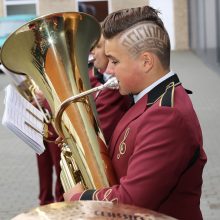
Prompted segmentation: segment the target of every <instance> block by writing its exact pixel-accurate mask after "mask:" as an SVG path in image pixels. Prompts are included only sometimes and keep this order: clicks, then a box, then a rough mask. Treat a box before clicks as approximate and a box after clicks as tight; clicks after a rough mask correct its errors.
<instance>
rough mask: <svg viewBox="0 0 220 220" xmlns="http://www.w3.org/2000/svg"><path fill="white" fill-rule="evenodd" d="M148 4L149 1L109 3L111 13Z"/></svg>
mask: <svg viewBox="0 0 220 220" xmlns="http://www.w3.org/2000/svg"><path fill="white" fill-rule="evenodd" d="M147 4H148V0H135V1H134V0H126V4H125V0H110V1H109V11H110V12H112V11H116V10H119V9H123V8H125V7H128V8H132V7H138V6H144V5H147Z"/></svg>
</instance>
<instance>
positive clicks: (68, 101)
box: [54, 77, 119, 139]
mask: <svg viewBox="0 0 220 220" xmlns="http://www.w3.org/2000/svg"><path fill="white" fill-rule="evenodd" d="M106 88H108V89H119V86H118V80H117V79H116V78H115V77H111V78H110V79H109V80H108V81H107V82H106V83H105V84H103V85H100V86H97V87H95V88H92V89H89V90H87V91H84V92H81V93H79V94H77V95H75V96H72V97H70V98H68V99H66V100H65V101H64V102H63V103H61V105H60V107H59V109H58V111H57V113H56V115H55V121H54V124H55V128H56V131H57V133H58V134H59V136H61V137H62V138H64V139H65V135H64V133H63V131H62V126H61V124H62V123H61V121H62V115H63V112H64V111H65V110H66V108H67V107H68V106H69V105H70V104H72V103H76V102H78V101H79V100H80V99H81V98H84V97H85V96H88V95H90V94H92V93H94V92H97V91H101V90H103V89H106Z"/></svg>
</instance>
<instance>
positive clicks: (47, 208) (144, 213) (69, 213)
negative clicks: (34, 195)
mask: <svg viewBox="0 0 220 220" xmlns="http://www.w3.org/2000/svg"><path fill="white" fill-rule="evenodd" d="M52 219H53V220H59V219H60V220H72V219H74V220H75V219H76V220H90V219H94V220H101V219H102V220H116V219H128V220H174V218H171V217H169V216H166V215H163V214H160V213H157V212H154V211H151V210H148V209H144V208H139V207H136V206H131V205H124V204H113V203H111V202H103V201H75V202H57V203H52V204H49V205H44V206H40V207H37V208H34V209H32V210H30V211H29V212H27V213H21V214H19V215H17V216H15V217H14V218H13V219H12V220H52Z"/></svg>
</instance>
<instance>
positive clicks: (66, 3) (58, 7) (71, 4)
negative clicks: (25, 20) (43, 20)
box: [39, 0, 76, 15]
mask: <svg viewBox="0 0 220 220" xmlns="http://www.w3.org/2000/svg"><path fill="white" fill-rule="evenodd" d="M75 6H76V4H75V0H53V1H51V0H39V15H45V14H49V13H54V12H61V11H75V10H76V8H75Z"/></svg>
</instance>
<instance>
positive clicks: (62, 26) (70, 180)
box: [1, 12, 115, 191]
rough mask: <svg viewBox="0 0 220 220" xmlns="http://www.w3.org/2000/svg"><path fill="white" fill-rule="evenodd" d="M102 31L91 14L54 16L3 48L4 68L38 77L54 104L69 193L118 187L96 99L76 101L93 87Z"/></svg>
mask: <svg viewBox="0 0 220 220" xmlns="http://www.w3.org/2000/svg"><path fill="white" fill-rule="evenodd" d="M100 32H101V29H100V25H99V23H98V22H97V20H96V19H95V18H94V17H92V16H90V15H88V14H85V13H78V12H63V13H54V14H49V15H46V16H42V17H39V18H37V19H34V20H32V21H30V22H29V23H27V24H25V25H23V26H22V27H20V28H19V29H18V30H16V31H15V32H14V33H13V34H11V35H10V36H9V38H8V39H7V40H6V42H5V43H4V45H3V47H2V50H1V62H2V65H3V66H4V67H5V68H6V69H8V70H9V71H11V72H14V73H16V74H26V75H28V76H29V77H30V78H31V79H33V81H34V82H35V83H36V84H37V86H38V87H39V89H40V90H41V91H43V93H44V95H45V97H46V99H47V101H48V103H49V105H50V108H51V111H52V115H53V118H52V123H53V124H54V125H55V129H56V130H57V132H58V134H59V135H60V136H62V137H63V138H64V142H65V143H64V144H63V146H62V149H61V162H60V163H61V169H62V171H61V174H60V178H61V182H62V185H63V187H64V191H68V190H69V189H71V188H72V187H73V186H74V185H75V184H76V183H79V182H81V183H82V184H83V186H84V188H85V189H99V188H102V187H108V186H110V185H112V184H114V183H115V177H114V172H113V169H112V167H111V163H110V159H109V157H108V156H107V147H106V144H105V140H104V137H103V134H102V132H101V130H100V128H99V126H98V123H97V113H96V108H95V104H94V100H93V98H92V97H91V95H89V94H90V93H86V94H85V95H84V96H80V98H77V99H72V98H71V97H75V96H77V95H79V94H81V93H82V92H84V91H87V90H89V89H91V86H90V81H89V77H88V56H89V51H90V50H91V48H92V47H93V46H95V44H96V43H97V42H98V40H99V38H100V34H101V33H100ZM106 87H108V86H106ZM110 87H111V86H110ZM113 87H114V86H113ZM103 88H104V87H103ZM103 88H100V89H103ZM69 99H71V100H70V101H68V100H69ZM74 100H75V101H74ZM56 115H59V117H58V119H56V117H55V116H56ZM54 121H56V123H54Z"/></svg>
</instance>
